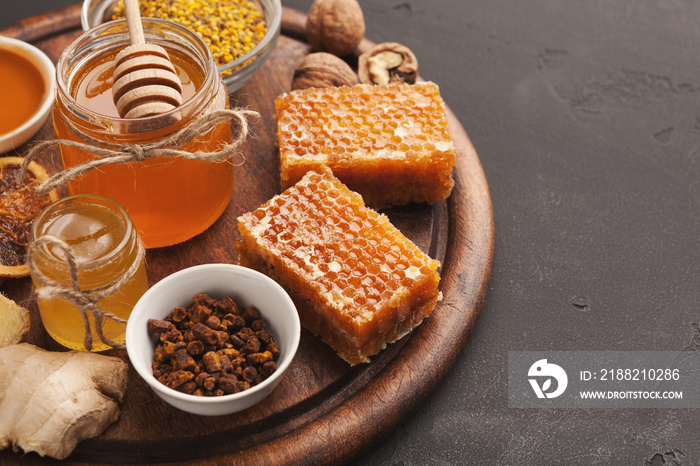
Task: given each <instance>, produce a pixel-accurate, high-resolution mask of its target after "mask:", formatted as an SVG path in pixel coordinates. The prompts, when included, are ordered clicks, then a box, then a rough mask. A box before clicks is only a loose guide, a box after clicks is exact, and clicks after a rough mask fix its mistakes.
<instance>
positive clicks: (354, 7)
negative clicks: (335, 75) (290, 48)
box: [306, 0, 365, 57]
mask: <svg viewBox="0 0 700 466" xmlns="http://www.w3.org/2000/svg"><path fill="white" fill-rule="evenodd" d="M364 37H365V17H364V15H363V14H362V8H360V4H359V3H358V2H357V0H315V1H314V3H313V4H312V5H311V9H309V14H308V15H307V17H306V39H307V40H308V41H309V45H310V46H311V49H312V50H314V51H324V52H329V53H332V54H333V55H337V56H339V57H342V56H345V55H349V54H351V53H352V52H354V51H355V49H356V48H357V46H358V45H359V44H360V41H362V39H363V38H364Z"/></svg>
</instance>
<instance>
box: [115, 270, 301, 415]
mask: <svg viewBox="0 0 700 466" xmlns="http://www.w3.org/2000/svg"><path fill="white" fill-rule="evenodd" d="M199 293H207V294H209V295H210V296H212V297H214V298H223V297H226V296H228V297H231V298H232V299H233V300H234V301H235V302H236V303H237V304H238V305H239V306H245V307H248V306H255V307H257V308H258V309H259V310H260V314H261V315H262V318H263V319H264V320H265V322H266V323H267V330H268V331H269V332H270V334H272V336H273V337H274V338H275V342H276V343H277V346H278V347H279V349H280V355H279V358H278V359H277V370H276V371H275V372H274V373H273V374H272V375H271V376H270V377H268V378H267V379H265V380H264V381H263V382H261V383H260V384H258V385H254V386H253V387H251V388H249V389H248V390H244V391H242V392H239V393H234V394H232V395H223V396H215V397H199V396H194V395H188V394H186V393H181V392H178V391H177V390H173V389H171V388H168V387H166V386H165V385H163V384H162V383H160V382H158V380H156V378H155V377H153V374H152V372H151V361H152V360H153V352H154V350H155V347H156V342H157V336H152V335H149V333H148V330H147V323H148V319H151V318H155V319H163V318H164V317H165V316H167V315H168V314H170V313H171V312H172V310H173V309H174V308H175V307H177V306H182V307H186V306H188V305H189V304H190V303H191V302H192V297H193V296H194V295H196V294H199ZM300 337H301V324H300V323H299V316H298V314H297V311H296V308H295V307H294V303H292V300H291V299H290V298H289V295H287V293H286V292H285V291H284V290H283V289H282V287H281V286H279V285H278V284H277V283H276V282H275V281H273V280H272V279H270V278H269V277H267V276H266V275H263V274H261V273H259V272H256V271H255V270H252V269H248V268H246V267H241V266H238V265H230V264H205V265H198V266H194V267H190V268H187V269H184V270H181V271H179V272H176V273H174V274H172V275H170V276H168V277H166V278H164V279H163V280H161V281H159V282H158V283H156V284H155V285H153V287H151V288H150V289H149V290H148V291H147V292H146V293H145V294H144V295H143V296H142V297H141V299H140V300H139V301H138V303H136V306H135V307H134V310H133V311H132V313H131V316H130V317H129V321H128V323H127V325H126V350H127V353H128V354H129V359H130V360H131V363H132V364H133V365H134V367H135V368H136V371H137V372H138V374H139V375H140V376H141V377H142V378H143V379H144V380H145V381H146V383H148V385H149V386H150V387H151V389H152V390H153V391H154V392H155V393H156V395H158V396H159V397H160V398H162V399H163V400H165V401H166V402H167V403H169V404H171V405H173V406H175V407H176V408H179V409H181V410H183V411H187V412H189V413H193V414H200V415H206V416H217V415H223V414H231V413H235V412H238V411H242V410H244V409H247V408H249V407H251V406H253V405H254V404H256V403H258V402H259V401H260V400H262V399H263V398H265V397H266V396H267V395H268V394H269V393H270V392H271V391H272V390H273V389H274V388H275V387H276V386H277V384H278V383H279V381H280V380H281V378H282V375H283V374H284V372H285V370H286V369H287V368H288V367H289V364H290V363H291V362H292V359H293V358H294V354H295V353H296V351H297V347H298V346H299V339H300Z"/></svg>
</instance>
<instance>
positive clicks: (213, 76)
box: [53, 18, 234, 248]
mask: <svg viewBox="0 0 700 466" xmlns="http://www.w3.org/2000/svg"><path fill="white" fill-rule="evenodd" d="M143 26H144V33H145V36H146V42H147V43H153V44H157V45H160V46H161V47H163V48H165V49H166V51H167V52H168V54H169V55H170V59H171V61H172V62H173V64H174V66H175V69H176V70H177V73H178V77H179V78H180V81H181V82H182V86H183V91H182V97H183V103H182V105H180V106H179V107H178V108H177V109H175V110H173V111H171V112H167V113H164V114H162V115H156V116H152V117H147V118H138V119H125V118H120V117H119V114H118V112H117V108H116V105H115V104H114V102H113V100H112V75H113V71H114V65H113V63H114V58H115V56H116V55H117V53H119V51H121V50H122V49H124V48H125V47H127V46H128V45H129V43H130V42H129V34H128V28H127V24H126V22H125V21H124V20H120V21H110V22H108V23H104V24H102V25H100V26H97V27H95V28H93V29H90V30H88V31H87V32H85V33H84V34H83V35H81V36H80V37H78V38H77V39H75V40H74V41H73V42H72V43H71V44H70V45H69V46H68V47H67V48H66V49H65V50H64V51H63V53H62V54H61V56H60V58H59V60H58V64H57V66H56V74H57V92H56V100H55V104H54V109H53V122H54V128H55V131H56V136H57V138H58V139H63V140H66V139H67V140H70V141H74V142H80V143H88V144H91V145H99V146H101V147H105V148H111V149H113V148H118V147H121V146H123V145H147V144H152V143H157V142H158V141H163V140H164V139H167V138H169V137H171V136H172V135H174V134H176V133H177V132H178V131H179V130H182V129H183V128H186V127H188V126H189V125H190V124H191V123H192V122H193V121H195V120H197V119H198V118H201V117H202V116H205V115H206V114H207V113H209V112H212V111H216V110H222V109H227V108H229V106H230V104H229V100H228V93H227V91H226V87H225V86H224V84H223V81H222V79H221V76H220V74H219V73H218V70H217V67H216V63H215V62H214V59H213V58H212V55H211V52H210V50H209V48H208V47H207V45H206V43H205V42H204V41H203V40H202V39H201V38H200V37H199V36H198V35H197V34H195V33H194V32H192V31H191V30H189V29H188V28H185V27H183V26H180V25H178V24H176V23H173V22H170V21H165V20H160V19H153V18H143ZM174 116H176V117H175V118H174ZM230 142H231V125H230V122H229V121H223V122H221V123H219V124H217V125H216V126H215V127H213V128H212V129H210V130H208V131H206V132H203V133H202V134H199V135H198V136H196V137H195V138H194V139H192V140H190V141H189V142H186V143H184V144H182V145H180V146H178V147H177V148H176V149H177V150H179V151H185V152H189V153H196V152H198V151H202V152H216V151H218V150H220V149H221V148H222V147H223V146H224V145H225V144H228V143H230ZM96 158H99V156H98V155H96V154H94V153H91V152H90V151H89V150H83V149H79V148H75V147H70V146H68V145H65V144H63V145H61V159H62V161H63V166H64V169H68V168H70V167H74V166H76V165H80V164H83V163H85V162H88V161H91V160H94V159H96ZM233 170H234V160H233V156H227V157H224V158H222V159H220V160H216V161H202V160H192V159H189V158H184V157H177V156H168V157H155V158H150V159H146V160H142V161H130V162H126V163H118V164H109V165H101V166H100V167H98V168H95V169H93V170H91V171H88V172H86V173H83V174H81V175H80V176H78V177H77V178H75V179H73V180H71V181H69V182H68V183H67V189H68V192H69V193H70V194H100V195H103V196H107V197H109V198H112V199H114V200H116V201H117V202H118V203H120V204H121V205H123V206H124V207H125V208H126V209H127V211H128V212H129V214H130V216H131V218H132V219H133V222H134V224H135V226H136V229H137V231H138V232H139V235H140V236H141V239H142V240H143V243H144V244H145V246H146V247H148V248H152V247H162V246H169V245H172V244H176V243H179V242H182V241H185V240H187V239H189V238H192V237H193V236H195V235H197V234H199V233H201V232H203V231H204V230H206V229H207V228H208V227H209V226H210V225H211V224H212V223H214V221H216V219H217V218H218V217H219V216H220V215H221V214H222V213H223V211H224V209H225V208H226V206H227V205H228V203H229V201H230V199H231V194H232V191H233V177H234V173H233Z"/></svg>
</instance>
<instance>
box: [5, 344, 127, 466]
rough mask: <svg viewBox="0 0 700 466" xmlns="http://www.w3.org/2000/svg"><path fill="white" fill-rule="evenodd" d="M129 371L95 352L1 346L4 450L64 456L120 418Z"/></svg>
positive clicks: (113, 358)
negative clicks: (121, 403)
mask: <svg viewBox="0 0 700 466" xmlns="http://www.w3.org/2000/svg"><path fill="white" fill-rule="evenodd" d="M127 369H128V365H127V364H126V363H125V362H124V361H122V360H121V359H119V358H116V357H111V356H103V355H99V354H95V353H87V352H82V351H69V352H50V351H45V350H43V349H40V348H37V347H36V346H34V345H30V344H28V343H22V344H19V345H11V346H7V347H5V348H0V449H3V448H6V447H8V446H10V445H12V448H13V450H14V451H18V450H19V449H20V448H21V449H22V450H24V451H25V452H30V451H34V452H37V453H38V454H39V455H41V456H44V455H48V456H51V457H53V458H56V459H64V458H66V457H67V456H68V455H70V454H71V452H72V451H73V449H74V448H75V446H76V445H77V444H78V442H80V441H81V440H83V439H86V438H90V437H95V436H97V435H100V434H101V433H102V432H104V431H105V429H106V428H107V427H108V426H109V425H110V424H111V423H112V422H114V421H116V420H117V419H118V418H119V406H118V404H117V403H118V402H120V401H121V400H122V399H123V397H124V392H125V390H126V378H127Z"/></svg>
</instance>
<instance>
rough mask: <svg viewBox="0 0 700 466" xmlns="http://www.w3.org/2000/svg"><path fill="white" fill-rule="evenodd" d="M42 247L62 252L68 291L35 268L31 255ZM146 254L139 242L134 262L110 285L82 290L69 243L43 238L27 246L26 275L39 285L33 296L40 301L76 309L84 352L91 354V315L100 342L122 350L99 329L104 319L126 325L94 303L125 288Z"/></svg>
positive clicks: (124, 321)
mask: <svg viewBox="0 0 700 466" xmlns="http://www.w3.org/2000/svg"><path fill="white" fill-rule="evenodd" d="M44 244H48V245H51V246H54V247H57V248H59V249H61V251H63V254H65V256H66V261H67V262H68V268H69V270H70V279H71V284H70V287H69V286H66V285H62V284H60V283H58V282H56V281H54V280H52V279H50V278H49V277H47V276H46V275H45V274H44V273H42V272H41V271H40V270H39V267H37V266H36V264H35V263H34V260H33V255H34V253H35V250H36V249H37V248H38V247H40V246H41V245H44ZM145 254H146V249H145V248H144V247H143V245H142V244H141V241H138V251H137V253H136V259H135V260H134V261H133V263H132V264H131V266H130V267H129V269H128V270H127V271H126V272H124V273H123V274H122V275H120V276H119V278H118V279H117V280H115V281H114V282H112V283H109V284H107V285H104V286H100V287H97V288H92V289H87V290H83V289H81V288H80V285H79V284H78V265H77V263H76V260H75V256H74V255H73V250H72V249H71V247H70V245H69V244H68V243H66V242H65V241H63V240H62V239H61V238H58V237H57V236H54V235H44V236H41V237H39V238H37V239H36V241H34V242H32V243H31V244H30V245H29V248H28V249H27V264H28V265H29V271H30V273H31V274H32V278H33V279H34V280H35V281H36V282H37V284H38V285H40V286H37V287H36V288H37V290H36V293H37V297H38V298H39V299H44V300H48V299H52V298H59V299H63V300H64V301H67V302H69V303H71V304H72V305H74V306H75V307H76V308H77V309H78V312H79V313H80V318H81V319H82V321H83V327H84V329H85V339H84V341H83V344H84V345H85V349H87V350H88V351H92V329H91V327H90V321H89V320H88V316H87V313H88V312H91V313H92V315H93V316H94V317H95V327H96V328H95V331H96V332H97V336H98V338H99V339H100V341H101V342H102V343H104V344H106V345H108V346H111V347H112V348H117V349H123V348H125V345H123V344H120V343H116V342H114V341H112V340H111V339H109V338H107V336H106V335H105V334H104V331H103V329H102V326H103V323H104V319H105V317H106V318H109V319H112V320H114V321H115V322H118V323H120V324H125V325H126V320H124V319H122V318H120V317H117V316H116V315H114V314H112V313H111V312H107V311H105V310H104V309H102V308H101V307H100V306H98V305H97V303H98V302H99V301H100V300H102V299H105V298H108V297H109V296H112V295H113V294H114V293H116V292H117V291H119V290H120V289H121V287H122V286H124V285H125V284H126V283H127V282H128V281H129V280H130V279H131V278H132V277H133V276H134V274H136V271H137V270H138V268H139V267H140V265H141V262H142V261H143V258H144V256H145Z"/></svg>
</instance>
